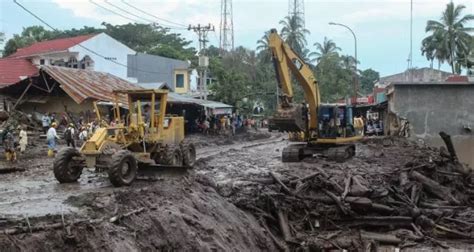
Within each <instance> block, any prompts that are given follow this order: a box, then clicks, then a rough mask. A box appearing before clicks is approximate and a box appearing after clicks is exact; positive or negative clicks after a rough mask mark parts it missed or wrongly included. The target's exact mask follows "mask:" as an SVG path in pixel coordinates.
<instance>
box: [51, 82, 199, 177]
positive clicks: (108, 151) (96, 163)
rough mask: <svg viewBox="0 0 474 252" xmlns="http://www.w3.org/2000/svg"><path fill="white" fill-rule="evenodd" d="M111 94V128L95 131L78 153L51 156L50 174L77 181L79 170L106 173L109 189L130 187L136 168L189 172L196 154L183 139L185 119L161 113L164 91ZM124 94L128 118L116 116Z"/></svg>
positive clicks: (105, 127)
mask: <svg viewBox="0 0 474 252" xmlns="http://www.w3.org/2000/svg"><path fill="white" fill-rule="evenodd" d="M114 94H115V97H116V99H115V106H114V118H115V122H116V124H115V126H104V127H100V128H98V129H97V130H96V131H95V132H94V134H93V135H92V136H91V137H90V138H89V140H87V141H86V142H85V143H84V144H83V145H82V147H81V148H80V150H78V149H75V148H69V147H68V148H64V149H62V150H61V151H59V153H58V154H57V155H56V158H55V160H54V176H55V177H56V179H57V180H58V181H59V182H60V183H71V182H75V181H77V180H78V179H79V177H80V176H81V173H82V170H83V168H84V167H87V168H95V169H96V171H107V173H108V175H109V179H110V182H111V183H112V184H113V185H114V186H124V185H130V184H131V183H132V182H133V181H134V180H135V178H136V176H137V170H138V168H139V167H141V166H168V167H189V168H192V166H193V165H194V162H195V160H196V150H195V148H194V145H193V144H192V143H186V142H185V140H184V118H183V117H180V116H171V115H166V104H167V98H168V92H167V91H166V90H157V89H139V90H117V91H114ZM124 96H125V97H127V100H128V114H127V115H121V113H120V105H121V104H119V97H124ZM98 117H100V115H99V116H98ZM99 120H100V118H99Z"/></svg>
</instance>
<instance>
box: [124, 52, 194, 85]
mask: <svg viewBox="0 0 474 252" xmlns="http://www.w3.org/2000/svg"><path fill="white" fill-rule="evenodd" d="M128 64H129V69H128V77H129V78H136V79H137V81H138V83H162V82H165V83H167V84H168V85H169V86H170V87H171V88H172V90H173V91H174V90H175V88H176V86H175V71H177V70H179V71H182V70H188V68H189V63H188V62H186V61H183V60H176V59H171V58H166V57H161V56H156V55H150V54H144V53H138V54H136V55H129V56H128ZM140 70H141V71H140ZM185 78H186V80H187V81H186V83H185V84H186V87H185V88H184V89H185V90H186V91H187V90H189V89H190V88H189V79H190V78H189V72H188V71H186V73H185Z"/></svg>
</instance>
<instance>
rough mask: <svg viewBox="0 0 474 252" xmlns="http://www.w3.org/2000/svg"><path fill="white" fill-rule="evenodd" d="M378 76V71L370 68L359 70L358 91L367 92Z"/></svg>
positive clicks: (371, 88) (369, 91) (370, 89)
mask: <svg viewBox="0 0 474 252" xmlns="http://www.w3.org/2000/svg"><path fill="white" fill-rule="evenodd" d="M379 78H380V74H379V72H377V71H375V70H373V69H372V68H369V69H366V70H364V71H361V72H360V77H359V91H360V92H361V93H363V94H369V93H371V92H372V90H373V88H374V83H375V81H377V80H378V79H379Z"/></svg>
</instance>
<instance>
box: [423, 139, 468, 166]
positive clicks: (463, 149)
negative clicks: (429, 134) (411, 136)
mask: <svg viewBox="0 0 474 252" xmlns="http://www.w3.org/2000/svg"><path fill="white" fill-rule="evenodd" d="M452 141H453V144H454V148H455V149H456V153H457V155H458V158H459V160H460V161H461V162H462V163H466V164H468V165H469V166H470V167H471V169H474V136H454V137H452ZM426 142H427V143H428V144H429V145H432V146H435V147H440V146H445V145H444V142H443V140H441V138H436V139H431V140H427V141H426Z"/></svg>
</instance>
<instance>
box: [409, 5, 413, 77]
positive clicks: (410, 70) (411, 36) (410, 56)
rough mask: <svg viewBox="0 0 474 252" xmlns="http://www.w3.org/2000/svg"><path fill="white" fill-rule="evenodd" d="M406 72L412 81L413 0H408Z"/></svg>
mask: <svg viewBox="0 0 474 252" xmlns="http://www.w3.org/2000/svg"><path fill="white" fill-rule="evenodd" d="M408 74H409V80H410V82H413V0H411V1H410V54H409V55H408Z"/></svg>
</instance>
